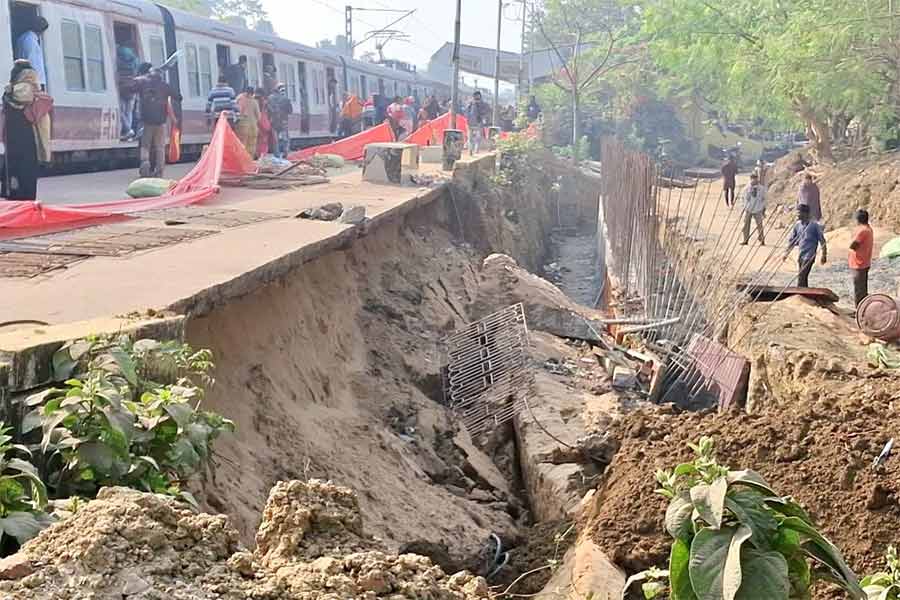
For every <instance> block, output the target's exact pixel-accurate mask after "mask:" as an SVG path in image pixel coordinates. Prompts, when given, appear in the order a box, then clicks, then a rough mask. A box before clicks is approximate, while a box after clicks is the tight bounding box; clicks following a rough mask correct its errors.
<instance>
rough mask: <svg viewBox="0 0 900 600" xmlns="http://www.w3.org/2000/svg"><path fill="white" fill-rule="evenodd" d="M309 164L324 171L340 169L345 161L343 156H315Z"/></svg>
mask: <svg viewBox="0 0 900 600" xmlns="http://www.w3.org/2000/svg"><path fill="white" fill-rule="evenodd" d="M310 162H311V163H313V164H314V165H316V166H317V167H322V168H325V169H340V168H341V167H343V166H344V162H345V161H344V157H343V156H338V155H337V154H316V155H315V156H313V157H312V160H311V161H310Z"/></svg>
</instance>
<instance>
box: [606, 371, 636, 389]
mask: <svg viewBox="0 0 900 600" xmlns="http://www.w3.org/2000/svg"><path fill="white" fill-rule="evenodd" d="M612 386H613V388H615V389H617V390H631V389H634V388H635V386H637V373H635V372H634V370H633V369H626V368H625V367H615V368H613V376H612Z"/></svg>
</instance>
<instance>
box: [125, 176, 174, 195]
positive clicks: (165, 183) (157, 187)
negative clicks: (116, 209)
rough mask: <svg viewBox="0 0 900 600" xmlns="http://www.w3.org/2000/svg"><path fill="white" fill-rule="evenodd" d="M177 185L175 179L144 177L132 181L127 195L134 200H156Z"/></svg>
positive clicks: (126, 191)
mask: <svg viewBox="0 0 900 600" xmlns="http://www.w3.org/2000/svg"><path fill="white" fill-rule="evenodd" d="M176 183H178V182H177V181H175V180H174V179H158V178H156V177H142V178H140V179H135V180H134V181H132V182H131V185H129V186H128V189H127V190H125V193H126V194H128V195H129V196H131V197H132V198H155V197H157V196H162V195H163V194H165V193H166V192H168V191H169V190H170V189H172V188H173V187H175V184H176Z"/></svg>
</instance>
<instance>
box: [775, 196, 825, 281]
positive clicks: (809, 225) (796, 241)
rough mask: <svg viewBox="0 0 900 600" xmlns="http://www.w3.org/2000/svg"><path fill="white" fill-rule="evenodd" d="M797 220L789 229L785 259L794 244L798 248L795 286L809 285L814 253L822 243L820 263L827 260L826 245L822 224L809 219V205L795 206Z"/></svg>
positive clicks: (814, 257)
mask: <svg viewBox="0 0 900 600" xmlns="http://www.w3.org/2000/svg"><path fill="white" fill-rule="evenodd" d="M797 213H798V217H799V220H798V221H797V222H796V223H795V224H794V228H793V229H792V230H791V236H790V237H789V238H788V249H787V252H786V253H785V255H784V257H785V259H786V258H787V257H788V256H790V253H791V250H792V249H793V248H794V247H795V246H796V247H799V248H800V259H799V261H798V265H799V267H800V274H799V276H798V277H797V286H799V287H804V288H805V287H809V272H810V271H812V266H813V263H814V262H816V253H817V252H818V249H819V244H822V264H823V265H824V264H825V263H826V262H827V261H828V246H827V245H826V243H825V233H824V232H823V231H822V226H821V225H819V224H818V223H816V222H815V221H813V220H811V219H810V214H809V205H807V204H801V205H799V206H798V207H797Z"/></svg>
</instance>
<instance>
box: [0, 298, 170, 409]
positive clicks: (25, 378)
mask: <svg viewBox="0 0 900 600" xmlns="http://www.w3.org/2000/svg"><path fill="white" fill-rule="evenodd" d="M119 333H122V334H126V335H129V336H131V337H133V338H135V339H137V338H154V339H158V340H171V339H178V340H180V339H184V317H182V316H175V317H161V318H144V319H127V318H113V319H94V320H91V321H80V322H77V323H69V324H65V325H48V326H37V327H35V326H32V327H29V328H27V329H16V330H14V331H10V332H7V333H3V334H0V364H4V363H5V365H6V369H5V370H6V373H7V375H6V377H5V379H6V381H5V384H6V387H7V389H8V391H10V392H20V391H25V390H30V389H34V388H36V387H39V386H42V385H46V384H48V383H51V375H52V373H51V366H52V361H53V354H54V353H55V352H56V351H57V350H59V349H60V348H61V347H62V346H63V344H65V343H66V342H69V341H71V340H77V339H81V338H84V337H87V336H89V335H105V334H119ZM2 379H3V377H2V376H0V383H3V381H2Z"/></svg>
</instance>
